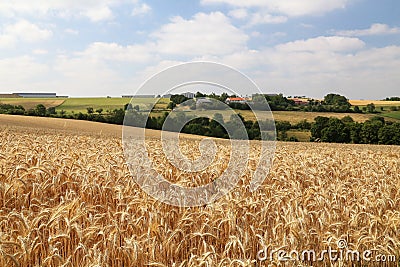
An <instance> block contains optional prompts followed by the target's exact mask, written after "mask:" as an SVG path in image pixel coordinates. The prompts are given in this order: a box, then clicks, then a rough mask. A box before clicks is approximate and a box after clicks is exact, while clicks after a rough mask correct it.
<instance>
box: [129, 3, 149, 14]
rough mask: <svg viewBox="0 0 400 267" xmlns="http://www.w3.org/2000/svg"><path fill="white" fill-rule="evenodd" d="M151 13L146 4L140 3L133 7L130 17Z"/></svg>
mask: <svg viewBox="0 0 400 267" xmlns="http://www.w3.org/2000/svg"><path fill="white" fill-rule="evenodd" d="M150 11H151V7H150V6H149V5H148V4H146V3H142V4H141V5H139V6H137V7H135V8H134V9H133V10H132V13H131V15H132V16H140V15H146V14H148V13H149V12H150Z"/></svg>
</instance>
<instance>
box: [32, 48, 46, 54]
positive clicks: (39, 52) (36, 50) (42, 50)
mask: <svg viewBox="0 0 400 267" xmlns="http://www.w3.org/2000/svg"><path fill="white" fill-rule="evenodd" d="M32 53H33V54H34V55H46V54H47V53H48V51H47V50H45V49H35V50H33V51H32Z"/></svg>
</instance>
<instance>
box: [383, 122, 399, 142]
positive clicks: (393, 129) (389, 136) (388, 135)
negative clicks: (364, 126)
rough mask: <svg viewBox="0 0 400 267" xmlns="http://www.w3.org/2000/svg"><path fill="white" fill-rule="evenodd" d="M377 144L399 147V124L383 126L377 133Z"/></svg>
mask: <svg viewBox="0 0 400 267" xmlns="http://www.w3.org/2000/svg"><path fill="white" fill-rule="evenodd" d="M378 138H379V144H384V145H400V123H393V124H391V125H385V126H383V127H382V128H380V129H379V132H378Z"/></svg>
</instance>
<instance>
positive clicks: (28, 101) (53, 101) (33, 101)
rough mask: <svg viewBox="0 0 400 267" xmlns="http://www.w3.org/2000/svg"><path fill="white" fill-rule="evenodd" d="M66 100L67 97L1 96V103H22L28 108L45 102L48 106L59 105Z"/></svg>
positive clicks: (15, 104)
mask: <svg viewBox="0 0 400 267" xmlns="http://www.w3.org/2000/svg"><path fill="white" fill-rule="evenodd" d="M65 100H66V98H0V103H1V104H10V105H14V106H18V105H21V106H23V107H24V108H25V109H26V110H28V109H31V108H34V107H35V106H36V105H39V104H43V105H44V106H45V107H46V108H49V107H57V106H59V105H61V104H62V103H64V101H65Z"/></svg>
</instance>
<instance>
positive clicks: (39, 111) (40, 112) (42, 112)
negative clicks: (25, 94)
mask: <svg viewBox="0 0 400 267" xmlns="http://www.w3.org/2000/svg"><path fill="white" fill-rule="evenodd" d="M35 115H37V116H46V107H45V106H44V105H43V104H39V105H36V107H35Z"/></svg>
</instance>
